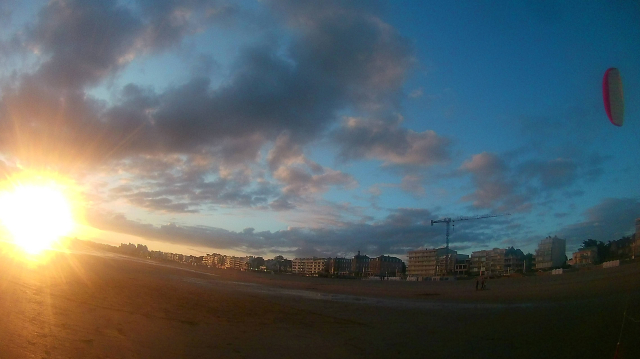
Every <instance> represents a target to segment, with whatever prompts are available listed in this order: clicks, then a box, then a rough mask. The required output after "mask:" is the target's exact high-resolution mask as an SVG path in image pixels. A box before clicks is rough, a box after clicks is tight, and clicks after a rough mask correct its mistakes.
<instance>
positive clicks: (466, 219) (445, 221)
mask: <svg viewBox="0 0 640 359" xmlns="http://www.w3.org/2000/svg"><path fill="white" fill-rule="evenodd" d="M509 215H511V213H503V214H485V215H482V216H474V217H462V216H461V217H460V218H450V217H446V218H442V219H437V220H431V225H432V226H433V224H434V223H445V224H446V225H447V227H446V231H445V237H446V240H447V242H446V243H447V245H446V249H447V250H446V263H445V272H448V271H449V255H450V254H449V233H450V229H451V223H452V222H456V221H457V222H459V221H469V220H472V219H482V218H492V217H501V216H509Z"/></svg>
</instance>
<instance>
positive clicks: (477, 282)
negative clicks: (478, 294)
mask: <svg viewBox="0 0 640 359" xmlns="http://www.w3.org/2000/svg"><path fill="white" fill-rule="evenodd" d="M478 284H480V278H476V290H478Z"/></svg>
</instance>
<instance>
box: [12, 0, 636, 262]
mask: <svg viewBox="0 0 640 359" xmlns="http://www.w3.org/2000/svg"><path fill="white" fill-rule="evenodd" d="M0 24H1V25H0V55H1V56H0V171H2V174H3V175H4V176H5V177H10V176H11V175H13V174H16V173H20V172H23V171H41V172H42V173H55V174H56V175H57V176H61V177H64V178H67V179H69V180H70V181H73V183H75V186H77V188H78V191H79V193H80V195H81V198H82V199H83V200H82V204H81V207H82V213H83V215H82V218H83V219H82V225H79V226H78V228H77V229H76V232H75V233H74V235H75V236H77V237H78V238H81V239H91V240H95V241H101V242H104V243H110V244H119V243H121V242H124V243H128V242H132V243H141V244H146V245H148V246H149V248H150V249H154V250H163V251H174V252H179V253H185V254H195V255H202V254H204V253H212V252H217V253H223V254H235V255H245V254H246V255H256V256H265V257H272V256H274V255H277V254H281V255H284V256H285V257H288V258H294V257H302V256H319V257H327V256H352V255H353V254H355V253H356V252H357V251H361V252H362V253H364V254H367V255H369V256H378V255H383V254H385V255H395V256H399V257H406V253H407V251H409V250H414V249H419V248H425V247H427V248H434V247H440V246H443V245H444V243H445V225H444V224H441V223H440V224H435V225H433V226H432V225H431V222H430V221H431V220H437V219H441V218H445V217H451V218H457V217H460V216H465V217H476V216H485V215H500V216H497V217H493V218H482V219H475V220H469V221H463V222H458V223H456V225H455V227H454V230H453V232H452V235H451V238H450V241H451V247H452V248H453V249H456V250H458V252H459V253H466V254H470V253H471V252H472V251H475V250H482V249H490V248H495V247H498V248H506V247H509V246H515V247H516V248H521V249H522V250H523V251H525V252H534V251H535V248H536V246H537V243H538V242H539V241H540V240H542V239H543V238H545V237H547V236H554V235H557V236H558V237H560V238H565V239H566V240H567V251H568V255H569V256H570V253H571V251H573V250H575V249H577V248H578V247H579V246H580V244H581V243H582V241H583V240H586V239H596V240H601V241H604V242H606V241H609V240H616V239H619V238H620V237H622V236H624V235H629V234H632V233H633V232H634V220H635V219H636V218H638V217H640V186H638V183H639V180H638V179H639V178H640V118H639V117H640V116H639V115H640V100H639V98H640V70H639V67H638V59H640V3H639V2H638V1H632V0H628V1H622V0H618V1H589V2H584V1H563V2H555V1H538V0H532V1H510V2H499V3H496V2H492V1H455V2H443V1H403V2H395V1H388V2H377V1H321V2H319V1H299V0H295V1H249V0H247V1H207V0H190V1H171V0H131V1H110V0H95V1H94V0H82V1H66V0H58V1H0ZM610 67H616V68H618V69H619V70H620V73H621V75H622V80H623V83H624V97H625V123H624V125H623V126H622V127H616V126H613V125H612V124H611V123H610V122H609V120H608V118H607V116H606V114H605V112H604V106H603V100H602V78H603V75H604V72H605V71H606V70H607V69H608V68H610ZM507 214H509V215H507ZM34 225H37V224H34Z"/></svg>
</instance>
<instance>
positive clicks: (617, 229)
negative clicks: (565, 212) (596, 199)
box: [558, 198, 640, 249]
mask: <svg viewBox="0 0 640 359" xmlns="http://www.w3.org/2000/svg"><path fill="white" fill-rule="evenodd" d="M582 215H583V217H584V221H582V222H579V223H574V224H571V225H567V226H565V227H564V228H562V229H560V230H559V231H558V236H560V237H562V238H566V239H567V247H568V248H569V247H571V248H573V249H575V248H577V247H578V246H579V245H580V244H581V243H582V241H584V240H587V239H595V240H597V241H603V242H608V241H613V240H617V239H620V238H622V237H623V236H626V235H629V234H631V233H633V232H634V230H635V228H634V225H635V219H636V218H640V201H639V200H638V199H637V198H605V199H603V200H602V201H601V202H600V203H598V204H596V205H595V206H593V207H591V208H588V209H587V210H585V211H584V212H583V213H582Z"/></svg>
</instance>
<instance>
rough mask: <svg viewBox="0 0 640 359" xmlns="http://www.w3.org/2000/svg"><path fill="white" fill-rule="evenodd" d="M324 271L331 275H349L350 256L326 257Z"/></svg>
mask: <svg viewBox="0 0 640 359" xmlns="http://www.w3.org/2000/svg"><path fill="white" fill-rule="evenodd" d="M326 272H327V273H329V274H331V275H349V274H350V273H351V258H338V257H336V258H329V259H327V262H326Z"/></svg>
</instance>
